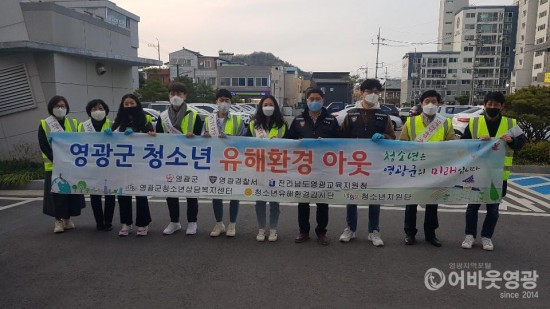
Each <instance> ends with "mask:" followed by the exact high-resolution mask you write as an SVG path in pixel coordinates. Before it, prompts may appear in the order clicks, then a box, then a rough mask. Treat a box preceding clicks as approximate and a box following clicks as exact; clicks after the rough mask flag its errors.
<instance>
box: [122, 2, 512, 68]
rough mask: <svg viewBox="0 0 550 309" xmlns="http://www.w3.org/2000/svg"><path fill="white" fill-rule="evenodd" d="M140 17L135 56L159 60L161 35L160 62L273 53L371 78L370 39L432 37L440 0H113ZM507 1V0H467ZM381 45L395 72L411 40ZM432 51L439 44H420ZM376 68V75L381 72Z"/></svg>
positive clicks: (372, 50)
mask: <svg viewBox="0 0 550 309" xmlns="http://www.w3.org/2000/svg"><path fill="white" fill-rule="evenodd" d="M111 1H113V2H115V3H116V4H117V5H118V6H120V7H122V8H124V9H126V10H128V11H130V12H132V13H134V14H136V15H138V16H140V18H141V22H140V24H139V32H140V48H139V56H141V57H147V58H154V59H156V58H157V50H156V49H155V48H154V47H149V46H148V44H156V42H157V41H156V38H158V39H159V41H160V47H161V48H160V51H161V59H162V61H164V62H166V61H168V53H169V52H173V51H176V50H179V49H181V48H182V47H185V48H188V49H191V50H194V51H199V52H200V53H202V54H203V55H207V56H216V55H217V54H218V50H220V49H223V50H224V51H226V52H233V53H235V54H248V53H252V52H254V51H265V52H272V53H273V54H274V55H276V56H278V57H279V58H281V59H283V60H286V61H288V62H290V63H292V64H294V65H296V66H299V67H300V68H301V69H302V70H304V71H344V72H348V71H349V72H351V73H352V74H356V73H361V72H363V73H364V69H361V70H360V68H364V67H368V68H369V76H370V77H373V76H374V67H375V62H376V46H375V45H372V44H371V43H373V42H375V39H376V34H377V32H378V27H380V28H381V37H383V38H386V39H390V40H396V41H406V42H436V41H437V27H438V19H439V0H384V1H374V0H238V1H237V0H233V1H229V0H183V1H182V0H156V1H151V0H111ZM470 3H471V4H475V5H494V4H499V5H510V4H512V0H470ZM387 43H388V44H391V45H394V46H383V45H381V46H380V58H379V62H384V63H385V65H386V64H387V65H388V76H389V77H400V76H401V59H402V57H403V55H404V54H405V53H406V52H409V51H414V46H413V47H410V46H403V44H401V43H391V42H387ZM416 47H417V50H418V51H435V50H436V49H437V45H435V44H430V45H418V46H416ZM383 70H384V69H379V72H378V76H379V77H383V76H384V72H383Z"/></svg>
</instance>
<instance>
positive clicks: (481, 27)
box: [477, 24, 497, 33]
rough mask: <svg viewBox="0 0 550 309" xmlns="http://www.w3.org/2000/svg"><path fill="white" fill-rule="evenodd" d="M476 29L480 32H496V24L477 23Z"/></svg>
mask: <svg viewBox="0 0 550 309" xmlns="http://www.w3.org/2000/svg"><path fill="white" fill-rule="evenodd" d="M477 31H478V32H482V33H495V32H497V25H496V24H477Z"/></svg>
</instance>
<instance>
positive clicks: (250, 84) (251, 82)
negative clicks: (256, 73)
mask: <svg viewBox="0 0 550 309" xmlns="http://www.w3.org/2000/svg"><path fill="white" fill-rule="evenodd" d="M246 85H247V86H248V87H254V77H249V78H247V79H246Z"/></svg>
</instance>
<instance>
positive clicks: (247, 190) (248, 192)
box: [244, 188, 253, 196]
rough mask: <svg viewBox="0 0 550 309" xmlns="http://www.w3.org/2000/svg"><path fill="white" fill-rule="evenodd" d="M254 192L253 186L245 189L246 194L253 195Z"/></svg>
mask: <svg viewBox="0 0 550 309" xmlns="http://www.w3.org/2000/svg"><path fill="white" fill-rule="evenodd" d="M252 193H253V191H252V189H251V188H246V189H244V195H245V196H252Z"/></svg>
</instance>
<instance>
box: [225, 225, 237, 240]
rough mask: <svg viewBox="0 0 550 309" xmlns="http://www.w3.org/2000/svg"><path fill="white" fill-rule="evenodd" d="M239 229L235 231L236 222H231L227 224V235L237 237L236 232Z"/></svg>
mask: <svg viewBox="0 0 550 309" xmlns="http://www.w3.org/2000/svg"><path fill="white" fill-rule="evenodd" d="M236 233H237V231H235V223H229V225H228V226H227V232H226V233H225V236H227V237H235V234H236Z"/></svg>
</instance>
